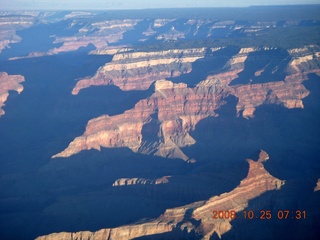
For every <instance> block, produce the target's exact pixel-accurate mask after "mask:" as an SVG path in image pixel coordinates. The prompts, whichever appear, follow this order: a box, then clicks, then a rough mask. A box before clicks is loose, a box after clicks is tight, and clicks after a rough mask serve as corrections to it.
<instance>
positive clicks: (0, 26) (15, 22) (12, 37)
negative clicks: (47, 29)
mask: <svg viewBox="0 0 320 240" xmlns="http://www.w3.org/2000/svg"><path fill="white" fill-rule="evenodd" d="M35 21H36V19H35V17H34V16H18V15H10V13H5V12H4V13H0V53H1V51H2V50H3V49H5V48H8V47H9V45H10V44H12V43H18V42H20V41H21V38H20V37H19V36H18V35H17V34H16V30H21V29H24V28H28V27H31V26H32V25H33V24H34V23H35Z"/></svg>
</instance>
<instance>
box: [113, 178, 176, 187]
mask: <svg viewBox="0 0 320 240" xmlns="http://www.w3.org/2000/svg"><path fill="white" fill-rule="evenodd" d="M169 178H170V176H164V177H161V178H157V179H145V178H120V179H117V180H116V181H115V182H114V183H113V184H112V186H114V187H118V186H128V185H146V184H152V185H157V184H164V183H168V182H169Z"/></svg>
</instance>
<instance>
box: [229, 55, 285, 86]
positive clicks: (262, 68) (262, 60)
mask: <svg viewBox="0 0 320 240" xmlns="http://www.w3.org/2000/svg"><path fill="white" fill-rule="evenodd" d="M290 60H291V56H290V55H289V53H288V51H287V50H282V49H271V50H263V49H262V50H259V51H254V52H252V53H249V55H248V58H247V59H246V61H245V65H244V70H243V71H242V72H241V73H239V74H238V75H239V77H238V78H236V79H235V80H233V81H232V82H231V83H230V85H236V84H248V83H266V82H273V81H280V80H284V78H285V76H286V72H285V70H286V67H287V64H288V63H289V62H290Z"/></svg>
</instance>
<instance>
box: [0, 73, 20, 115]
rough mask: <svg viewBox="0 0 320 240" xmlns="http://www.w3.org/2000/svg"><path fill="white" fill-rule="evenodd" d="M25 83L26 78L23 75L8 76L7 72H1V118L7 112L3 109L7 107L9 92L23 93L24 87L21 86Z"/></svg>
mask: <svg viewBox="0 0 320 240" xmlns="http://www.w3.org/2000/svg"><path fill="white" fill-rule="evenodd" d="M22 82H24V77H23V76H21V75H8V74H7V73H5V72H0V117H1V115H4V114H5V112H4V110H3V109H2V108H3V107H4V106H5V104H4V103H5V101H6V100H7V98H8V96H9V91H16V92H18V93H21V92H22V91H23V86H22V85H21V84H20V83H22Z"/></svg>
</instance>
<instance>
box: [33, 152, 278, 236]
mask: <svg viewBox="0 0 320 240" xmlns="http://www.w3.org/2000/svg"><path fill="white" fill-rule="evenodd" d="M268 159H269V156H268V154H267V153H266V152H264V151H261V153H260V156H259V160H258V161H254V160H251V159H248V160H247V161H248V164H249V171H248V174H247V177H246V178H245V179H243V180H242V181H241V182H240V184H239V185H238V186H237V187H236V188H235V189H233V190H232V191H230V192H227V193H223V194H221V195H219V196H214V197H212V198H210V199H209V200H207V201H200V202H195V203H192V204H189V205H186V206H182V207H177V208H173V209H168V210H166V211H165V213H164V214H162V215H161V216H160V217H159V218H157V219H155V220H151V221H145V222H140V223H137V224H132V225H127V226H121V227H117V228H108V229H102V230H99V231H97V232H89V231H85V232H77V233H66V232H63V233H53V234H50V235H47V236H42V237H38V238H37V240H55V239H65V240H69V239H70V240H74V239H83V240H85V239H110V240H112V239H117V240H121V239H134V238H138V237H142V236H149V235H154V234H162V233H170V232H175V234H177V232H178V236H177V235H175V237H178V238H179V232H180V233H182V231H185V230H187V232H188V233H190V232H193V233H195V234H196V236H198V237H199V238H201V239H210V237H211V236H212V235H213V234H218V236H220V237H221V236H222V235H223V234H224V233H226V232H228V231H229V230H230V229H231V228H232V225H231V222H232V220H233V219H231V218H222V219H214V218H213V211H224V212H226V211H235V212H237V213H238V216H241V211H242V210H244V209H245V208H246V207H247V206H248V202H249V201H250V200H251V199H254V198H256V197H258V196H260V195H261V194H263V193H264V192H266V191H270V190H275V189H280V188H281V186H282V185H283V184H284V181H282V180H279V179H277V178H275V177H273V176H272V175H270V173H269V172H267V171H266V170H265V168H264V166H263V162H264V161H266V160H268ZM180 237H181V236H180Z"/></svg>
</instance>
